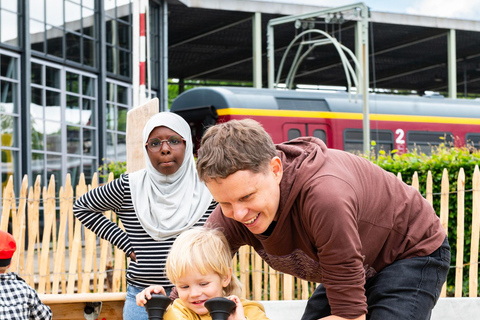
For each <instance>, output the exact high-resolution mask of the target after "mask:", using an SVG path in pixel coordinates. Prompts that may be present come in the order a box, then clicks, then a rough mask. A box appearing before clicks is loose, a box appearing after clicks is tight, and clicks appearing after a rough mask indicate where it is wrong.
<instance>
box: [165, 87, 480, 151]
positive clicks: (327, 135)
mask: <svg viewBox="0 0 480 320" xmlns="http://www.w3.org/2000/svg"><path fill="white" fill-rule="evenodd" d="M362 104H363V101H362V99H361V96H358V97H356V96H355V95H354V94H348V93H345V92H332V93H323V92H305V91H291V90H272V89H255V88H239V87H200V88H195V89H191V90H188V91H186V92H184V93H182V94H180V95H179V96H178V97H177V98H176V99H175V100H174V101H173V103H172V106H171V111H172V112H175V113H178V114H179V115H181V116H182V117H183V118H184V119H185V120H187V121H188V122H189V123H190V126H191V127H192V133H193V136H194V137H195V138H196V139H194V140H196V147H198V143H199V141H200V138H201V136H202V134H203V132H204V129H205V127H208V126H210V125H212V124H215V123H218V122H223V121H229V120H231V119H243V118H252V119H255V120H257V121H259V122H260V123H262V125H263V126H264V128H265V129H266V131H267V132H268V133H269V134H270V135H271V136H272V139H273V141H274V142H275V143H280V142H282V141H286V140H291V139H293V138H296V137H299V136H315V137H318V138H320V139H322V140H324V141H325V142H326V144H327V146H328V147H330V148H336V149H342V150H346V151H350V152H362V151H363V129H362V119H363V105H362ZM369 106H370V108H369V109H370V129H371V131H370V138H371V140H373V141H375V144H374V145H375V148H376V150H377V151H378V150H384V151H385V152H387V153H388V152H391V151H393V150H395V152H398V153H403V152H406V151H407V150H412V149H413V148H415V147H416V148H417V150H420V151H421V152H425V153H429V152H430V151H431V146H435V145H439V144H441V143H446V144H447V145H454V146H457V147H461V146H465V145H469V146H472V147H475V148H477V149H478V148H479V147H480V101H478V100H467V99H446V98H443V97H442V96H431V97H427V96H424V97H418V96H399V95H386V94H371V95H370V96H369Z"/></svg>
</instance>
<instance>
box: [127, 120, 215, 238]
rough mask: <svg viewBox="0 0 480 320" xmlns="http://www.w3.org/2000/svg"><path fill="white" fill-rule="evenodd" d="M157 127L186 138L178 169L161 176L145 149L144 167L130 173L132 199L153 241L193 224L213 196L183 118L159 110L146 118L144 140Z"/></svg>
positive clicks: (138, 215) (201, 214)
mask: <svg viewBox="0 0 480 320" xmlns="http://www.w3.org/2000/svg"><path fill="white" fill-rule="evenodd" d="M159 126H165V127H167V128H169V129H171V130H173V131H175V132H176V133H178V134H179V135H181V136H182V138H184V139H185V141H186V148H185V156H184V159H183V163H182V165H181V166H180V168H179V169H178V170H177V172H175V173H173V174H170V175H164V174H162V173H160V172H158V171H157V169H155V168H154V167H153V165H152V164H151V162H150V158H149V157H148V153H147V148H143V152H144V154H145V164H146V169H142V170H139V171H135V172H132V173H130V174H129V176H130V189H131V193H132V201H133V205H134V207H135V212H136V213H137V217H138V220H139V221H140V223H141V225H142V227H143V229H145V231H146V232H147V233H148V234H149V235H150V236H151V237H152V238H153V239H155V240H157V241H160V240H165V239H168V238H170V237H172V236H174V235H176V234H179V233H181V232H182V231H184V230H186V229H188V228H190V227H192V226H193V225H194V224H195V223H196V222H198V220H199V219H200V218H201V217H202V216H203V214H204V213H205V211H206V210H207V208H208V206H209V205H210V203H211V201H212V198H213V197H212V195H211V194H210V192H209V191H208V189H207V187H206V186H205V184H204V183H203V182H201V181H200V179H199V178H198V175H197V170H196V168H195V159H194V158H193V144H192V136H191V133H190V126H189V125H188V123H187V122H186V121H185V120H183V118H182V117H180V116H179V115H177V114H175V113H171V112H161V113H158V114H156V115H154V116H153V117H151V118H150V120H148V122H147V124H146V125H145V128H144V129H143V143H144V144H145V143H146V142H147V140H148V137H149V135H150V133H151V132H152V131H153V129H155V128H156V127H159Z"/></svg>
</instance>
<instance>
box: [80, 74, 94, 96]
mask: <svg viewBox="0 0 480 320" xmlns="http://www.w3.org/2000/svg"><path fill="white" fill-rule="evenodd" d="M82 78H83V83H82V87H83V89H82V91H83V94H84V95H87V96H90V97H94V96H95V79H94V78H90V77H87V76H83V77H82Z"/></svg>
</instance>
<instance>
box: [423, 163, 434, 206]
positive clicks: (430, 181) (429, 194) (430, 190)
mask: <svg viewBox="0 0 480 320" xmlns="http://www.w3.org/2000/svg"><path fill="white" fill-rule="evenodd" d="M425 196H426V199H427V201H428V202H429V203H430V204H431V205H432V206H433V177H432V172H431V171H430V170H428V173H427V187H426V192H425Z"/></svg>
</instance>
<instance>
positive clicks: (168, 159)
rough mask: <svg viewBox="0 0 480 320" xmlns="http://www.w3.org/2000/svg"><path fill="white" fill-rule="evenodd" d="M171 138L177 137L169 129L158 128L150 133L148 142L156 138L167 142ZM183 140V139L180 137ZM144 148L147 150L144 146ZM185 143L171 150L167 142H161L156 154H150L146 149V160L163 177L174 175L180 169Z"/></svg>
mask: <svg viewBox="0 0 480 320" xmlns="http://www.w3.org/2000/svg"><path fill="white" fill-rule="evenodd" d="M172 136H179V137H181V136H180V135H179V134H178V133H176V132H175V131H173V130H172V129H170V128H167V127H164V126H160V127H156V128H155V129H153V130H152V132H150V135H149V136H148V140H147V141H150V139H153V138H157V139H160V140H168V139H169V138H170V137H172ZM181 138H182V139H183V137H181ZM145 148H147V147H146V146H145ZM185 148H186V145H185V141H182V143H181V144H180V145H179V146H177V147H175V148H172V147H171V146H169V144H168V143H167V142H161V146H160V150H159V151H157V152H152V151H150V150H149V149H148V148H147V153H148V158H149V159H150V162H151V164H152V166H153V167H154V168H155V169H156V170H157V171H158V172H160V173H162V174H164V175H169V174H174V173H175V172H177V170H178V169H179V168H180V166H181V165H182V163H183V160H184V158H185Z"/></svg>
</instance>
